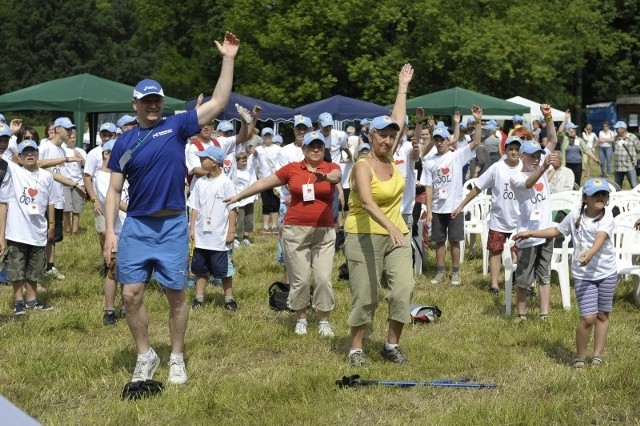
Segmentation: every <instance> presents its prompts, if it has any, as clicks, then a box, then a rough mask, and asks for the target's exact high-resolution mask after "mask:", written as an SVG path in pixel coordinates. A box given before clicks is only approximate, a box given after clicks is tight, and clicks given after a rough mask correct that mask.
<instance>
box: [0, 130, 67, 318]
mask: <svg viewBox="0 0 640 426" xmlns="http://www.w3.org/2000/svg"><path fill="white" fill-rule="evenodd" d="M18 156H19V158H20V161H21V163H22V165H23V166H24V167H19V166H17V165H16V164H14V163H12V162H11V161H9V164H8V167H9V169H8V170H9V173H8V176H6V177H5V179H7V178H8V177H9V175H10V179H11V183H12V185H11V186H10V187H5V190H3V194H2V200H0V202H5V203H6V204H7V226H6V231H5V237H6V240H7V259H6V262H7V265H8V277H9V280H10V281H11V284H12V285H13V293H14V296H15V305H14V311H13V313H14V315H16V316H21V315H24V314H25V313H26V310H27V309H33V310H47V309H50V307H49V306H47V305H45V304H44V303H41V302H39V301H38V300H37V298H36V291H37V287H38V281H40V280H41V279H42V277H43V275H44V272H45V263H46V262H45V246H46V245H47V238H53V234H54V232H55V223H54V221H53V220H50V221H49V223H48V226H47V219H46V217H45V212H48V213H49V217H50V218H52V219H53V217H54V204H55V202H56V200H55V197H56V195H54V194H55V191H54V189H53V176H52V175H51V173H49V172H48V171H47V170H44V169H41V168H39V167H38V157H39V156H38V146H37V145H36V143H35V142H34V141H32V140H26V141H23V142H21V143H19V144H18ZM25 289H26V303H25V300H24V297H25V294H24V290H25Z"/></svg>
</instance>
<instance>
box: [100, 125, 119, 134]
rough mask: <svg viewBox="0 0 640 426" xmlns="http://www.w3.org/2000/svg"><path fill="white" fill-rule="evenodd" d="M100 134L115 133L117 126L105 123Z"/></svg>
mask: <svg viewBox="0 0 640 426" xmlns="http://www.w3.org/2000/svg"><path fill="white" fill-rule="evenodd" d="M100 132H109V133H115V132H116V125H115V124H113V123H103V124H102V126H100Z"/></svg>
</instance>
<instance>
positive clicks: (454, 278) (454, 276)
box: [451, 272, 462, 285]
mask: <svg viewBox="0 0 640 426" xmlns="http://www.w3.org/2000/svg"><path fill="white" fill-rule="evenodd" d="M451 285H462V277H461V276H460V272H452V273H451Z"/></svg>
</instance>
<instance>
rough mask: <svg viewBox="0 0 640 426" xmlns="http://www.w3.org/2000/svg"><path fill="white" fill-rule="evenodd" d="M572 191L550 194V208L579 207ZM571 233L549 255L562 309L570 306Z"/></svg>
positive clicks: (568, 208)
mask: <svg viewBox="0 0 640 426" xmlns="http://www.w3.org/2000/svg"><path fill="white" fill-rule="evenodd" d="M570 192H573V191H565V192H558V193H555V194H551V208H552V209H553V210H556V211H559V210H574V209H576V208H579V207H580V199H579V198H576V197H575V194H570ZM570 241H571V234H569V235H567V236H566V237H565V238H564V241H563V242H562V247H560V248H555V247H554V248H553V254H552V255H551V263H550V265H549V270H550V271H556V273H557V274H558V282H559V284H560V295H561V297H562V307H563V308H564V309H570V308H571V282H570V279H569V265H570V262H571V252H570V251H569V242H570Z"/></svg>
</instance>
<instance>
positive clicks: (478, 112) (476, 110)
mask: <svg viewBox="0 0 640 426" xmlns="http://www.w3.org/2000/svg"><path fill="white" fill-rule="evenodd" d="M471 113H472V114H473V118H475V119H476V120H482V108H480V107H479V106H478V105H474V106H472V107H471Z"/></svg>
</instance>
